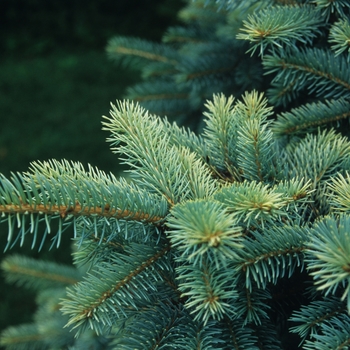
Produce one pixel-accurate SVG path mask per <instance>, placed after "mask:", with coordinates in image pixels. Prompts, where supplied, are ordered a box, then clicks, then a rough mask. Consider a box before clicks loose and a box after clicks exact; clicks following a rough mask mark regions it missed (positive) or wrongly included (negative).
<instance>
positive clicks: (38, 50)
mask: <svg viewBox="0 0 350 350" xmlns="http://www.w3.org/2000/svg"><path fill="white" fill-rule="evenodd" d="M183 5H184V3H183V2H182V1H179V0H149V1H136V0H114V1H113V0H93V1H81V0H50V1H48V0H1V2H0V52H1V56H0V64H1V66H0V68H1V69H0V172H1V173H3V174H5V175H6V176H9V174H10V171H15V172H16V171H25V170H26V169H27V168H28V165H29V162H31V161H34V160H47V159H52V158H56V159H63V158H65V159H69V160H75V161H81V162H82V163H83V164H84V165H86V164H87V163H90V164H92V165H94V166H98V167H99V168H101V169H102V170H105V171H106V172H109V171H112V172H114V173H118V171H119V166H118V162H117V160H116V156H115V155H113V154H112V153H111V152H110V150H109V145H108V144H107V143H106V142H105V139H106V137H107V136H108V135H107V134H106V132H103V131H101V116H102V115H107V114H108V111H109V103H110V101H115V100H116V99H118V98H122V97H123V93H124V91H125V89H126V87H127V86H128V85H130V84H133V83H135V82H137V81H138V80H139V79H140V78H139V75H138V72H135V71H128V70H125V69H122V68H121V67H120V66H118V65H116V64H115V63H113V62H110V61H109V60H108V58H107V55H106V54H105V46H106V44H107V41H108V40H109V39H110V38H111V37H113V36H114V35H128V36H136V37H141V38H145V39H149V40H154V41H160V38H161V36H162V34H163V33H164V31H165V30H166V28H167V27H169V26H172V25H175V24H176V23H177V22H176V14H177V12H178V10H179V9H180V8H181V7H182V6H183ZM6 238H7V226H6V224H4V223H2V224H0V252H1V251H2V249H3V248H2V247H4V246H5V244H6ZM70 238H71V237H70V236H68V235H66V236H65V237H64V241H63V243H62V245H61V247H60V248H59V249H58V250H56V249H53V250H52V251H48V246H49V243H48V244H47V246H46V247H44V249H43V251H42V252H37V250H31V249H30V245H31V242H29V239H28V240H27V243H26V244H25V246H24V247H22V248H18V247H15V248H14V249H12V250H11V251H10V252H9V253H10V254H11V253H16V252H19V253H21V254H26V255H29V256H32V257H36V258H41V259H48V260H55V261H59V262H63V263H70V262H71V256H70V247H69V245H70ZM5 254H8V252H6V253H4V254H2V257H3V256H5ZM0 277H1V279H0V330H1V329H3V328H4V327H7V326H9V325H12V324H18V323H22V322H29V321H30V319H31V314H32V313H33V311H34V310H35V308H36V306H35V304H34V302H33V300H34V294H32V293H30V292H29V291H27V290H25V289H23V288H19V287H17V286H13V285H10V284H7V283H5V282H4V279H3V276H2V275H1V276H0Z"/></svg>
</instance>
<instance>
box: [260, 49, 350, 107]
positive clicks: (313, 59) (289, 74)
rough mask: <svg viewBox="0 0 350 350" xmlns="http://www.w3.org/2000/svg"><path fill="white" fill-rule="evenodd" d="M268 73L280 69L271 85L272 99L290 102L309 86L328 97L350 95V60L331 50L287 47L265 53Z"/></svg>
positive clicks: (283, 102) (276, 71)
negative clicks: (349, 62) (349, 64)
mask: <svg viewBox="0 0 350 350" xmlns="http://www.w3.org/2000/svg"><path fill="white" fill-rule="evenodd" d="M263 66H264V68H265V69H266V74H271V73H276V76H275V77H274V79H273V81H272V88H271V89H269V93H268V97H269V101H270V103H273V104H286V103H287V102H289V101H291V100H292V99H294V98H296V97H297V96H298V95H299V94H300V92H301V91H303V90H308V92H309V93H315V94H316V96H317V97H324V98H327V99H331V98H340V97H347V98H348V97H349V96H350V92H349V91H350V73H349V70H348V69H347V66H348V62H347V60H346V58H344V57H342V56H337V57H334V54H333V52H331V51H330V50H322V49H315V48H307V49H286V50H284V51H282V50H280V51H275V52H274V53H273V54H271V55H266V56H264V59H263Z"/></svg>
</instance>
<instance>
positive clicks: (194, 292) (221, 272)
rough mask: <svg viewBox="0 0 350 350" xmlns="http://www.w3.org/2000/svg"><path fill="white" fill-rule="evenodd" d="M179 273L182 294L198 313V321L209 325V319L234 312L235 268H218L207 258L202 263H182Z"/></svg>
mask: <svg viewBox="0 0 350 350" xmlns="http://www.w3.org/2000/svg"><path fill="white" fill-rule="evenodd" d="M176 272H177V274H178V277H177V279H178V280H179V290H180V291H181V292H182V294H181V297H182V298H185V300H186V301H185V303H184V305H185V307H186V308H188V309H190V313H191V314H195V315H194V320H195V321H197V320H198V321H200V322H202V323H203V324H204V325H206V324H207V322H208V321H209V320H210V319H215V320H221V319H223V317H224V316H225V315H228V316H229V317H232V316H233V315H234V314H235V301H236V300H237V295H238V294H237V291H236V280H237V275H235V274H234V272H233V271H232V269H230V268H228V267H221V268H220V269H218V268H217V264H216V263H215V262H213V261H211V260H210V258H209V257H207V259H205V260H204V259H203V260H202V263H201V265H200V266H195V265H192V264H182V265H180V266H179V267H177V268H176Z"/></svg>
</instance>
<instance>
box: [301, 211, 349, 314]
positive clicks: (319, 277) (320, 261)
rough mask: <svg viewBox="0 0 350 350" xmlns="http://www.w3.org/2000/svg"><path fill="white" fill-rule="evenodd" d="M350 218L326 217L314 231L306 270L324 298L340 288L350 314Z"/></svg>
mask: <svg viewBox="0 0 350 350" xmlns="http://www.w3.org/2000/svg"><path fill="white" fill-rule="evenodd" d="M349 232H350V219H349V217H348V216H346V215H341V216H339V218H336V217H333V216H329V217H325V218H323V219H322V220H320V221H319V222H317V223H316V225H314V227H313V228H312V239H311V241H310V242H309V243H308V248H307V255H308V257H307V259H306V262H307V265H308V266H307V269H308V270H309V271H310V275H311V276H313V278H314V281H315V285H316V286H318V287H317V288H318V290H323V291H324V292H325V295H326V296H327V295H328V294H334V293H335V292H336V291H338V290H339V289H340V291H341V293H342V297H341V300H344V299H345V298H347V309H348V312H350V245H349V241H350V234H349Z"/></svg>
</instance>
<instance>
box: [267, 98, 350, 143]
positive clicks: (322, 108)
mask: <svg viewBox="0 0 350 350" xmlns="http://www.w3.org/2000/svg"><path fill="white" fill-rule="evenodd" d="M349 117H350V103H349V101H348V99H346V98H339V99H337V100H326V101H319V102H317V103H308V104H306V105H303V106H301V107H298V108H293V109H291V110H290V111H289V112H283V113H281V114H279V115H278V116H277V119H276V120H275V121H274V122H273V123H272V127H271V130H272V132H273V133H274V135H276V136H283V135H298V136H299V135H304V134H306V133H312V132H314V131H315V130H317V129H318V128H319V127H321V126H328V125H331V126H332V125H336V124H337V123H339V122H340V121H342V120H346V119H349Z"/></svg>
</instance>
